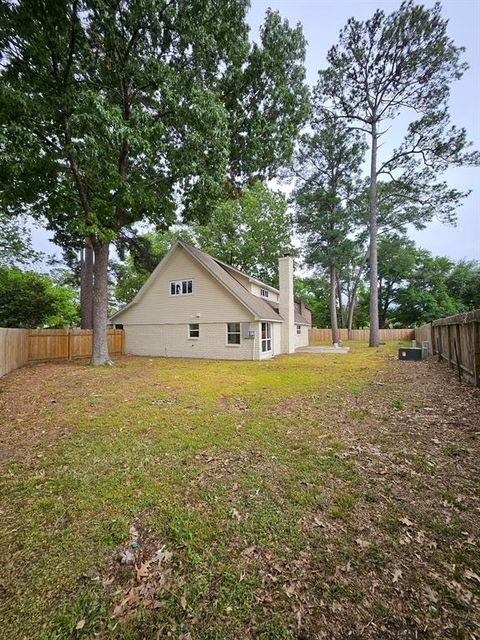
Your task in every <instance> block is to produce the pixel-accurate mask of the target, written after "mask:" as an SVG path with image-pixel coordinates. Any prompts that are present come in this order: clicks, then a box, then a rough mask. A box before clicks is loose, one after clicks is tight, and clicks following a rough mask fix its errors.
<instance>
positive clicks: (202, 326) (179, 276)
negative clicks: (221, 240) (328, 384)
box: [110, 240, 311, 360]
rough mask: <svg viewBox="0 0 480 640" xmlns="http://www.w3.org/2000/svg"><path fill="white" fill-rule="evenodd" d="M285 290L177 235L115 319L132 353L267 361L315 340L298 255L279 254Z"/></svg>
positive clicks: (112, 320)
mask: <svg viewBox="0 0 480 640" xmlns="http://www.w3.org/2000/svg"><path fill="white" fill-rule="evenodd" d="M279 281H280V289H275V287H271V286H270V285H268V284H265V283H263V282H260V281H259V280H257V279H256V278H252V277H250V276H248V275H247V274H246V273H243V272H242V271H240V270H238V269H235V268H234V267H231V266H230V265H228V264H225V263H224V262H222V261H221V260H217V259H216V258H213V257H212V256H210V255H208V254H207V253H204V252H203V251H200V250H199V249H197V248H195V247H192V246H191V245H189V244H187V243H185V242H182V241H180V240H179V241H178V242H176V243H175V244H174V245H173V247H172V248H171V249H170V251H169V252H168V253H167V255H166V256H165V257H164V258H163V260H162V261H161V262H160V264H159V265H158V266H157V267H156V269H155V270H154V271H153V273H152V274H151V276H150V277H149V278H148V280H147V281H146V283H145V284H144V285H143V287H142V288H141V289H140V291H139V292H138V293H137V295H136V296H135V298H134V299H133V300H132V302H130V303H129V304H127V305H126V306H125V307H124V308H123V309H121V310H120V311H118V312H117V313H116V314H115V315H113V316H112V317H111V318H110V322H111V323H112V324H115V325H116V326H118V325H121V326H122V327H123V329H124V330H125V353H129V354H134V355H149V356H172V357H182V358H218V359H225V360H262V359H264V358H271V357H272V356H274V355H278V354H280V353H293V352H294V351H295V349H296V348H297V347H301V346H305V345H307V344H308V329H309V327H310V325H311V312H310V310H309V309H308V308H307V307H305V305H304V304H303V302H302V301H295V300H294V297H293V259H292V257H291V256H289V255H285V256H283V257H281V258H279Z"/></svg>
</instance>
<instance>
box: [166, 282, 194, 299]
mask: <svg viewBox="0 0 480 640" xmlns="http://www.w3.org/2000/svg"><path fill="white" fill-rule="evenodd" d="M192 293H193V280H172V281H171V282H170V295H171V296H189V295H191V294H192Z"/></svg>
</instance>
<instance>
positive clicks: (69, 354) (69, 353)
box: [67, 329, 72, 360]
mask: <svg viewBox="0 0 480 640" xmlns="http://www.w3.org/2000/svg"><path fill="white" fill-rule="evenodd" d="M70 334H71V330H70V329H67V359H68V360H71V359H72V341H71V339H70Z"/></svg>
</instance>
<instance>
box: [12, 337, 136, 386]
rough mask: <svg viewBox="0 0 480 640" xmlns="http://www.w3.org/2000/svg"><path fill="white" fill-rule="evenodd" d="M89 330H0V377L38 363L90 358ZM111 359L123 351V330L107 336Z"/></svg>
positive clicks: (90, 341) (90, 342)
mask: <svg viewBox="0 0 480 640" xmlns="http://www.w3.org/2000/svg"><path fill="white" fill-rule="evenodd" d="M92 333H93V332H92V331H90V330H89V329H33V330H30V329H2V328H0V376H3V375H4V374H6V373H8V372H9V371H13V370H14V369H18V368H19V367H22V366H23V365H24V364H27V362H35V361H36V362H38V361H40V360H74V359H76V358H89V357H90V356H91V355H92V343H93V339H92ZM107 338H108V351H109V353H110V355H113V356H114V355H121V354H122V353H123V350H124V344H125V341H124V332H123V330H122V329H110V330H109V331H108V332H107Z"/></svg>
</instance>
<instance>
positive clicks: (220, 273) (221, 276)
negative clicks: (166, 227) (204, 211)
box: [178, 240, 283, 322]
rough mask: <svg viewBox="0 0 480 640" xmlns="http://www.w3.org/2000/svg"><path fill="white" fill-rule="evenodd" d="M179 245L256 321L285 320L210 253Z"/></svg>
mask: <svg viewBox="0 0 480 640" xmlns="http://www.w3.org/2000/svg"><path fill="white" fill-rule="evenodd" d="M178 244H179V245H180V246H181V247H182V248H183V249H185V251H187V252H188V253H189V254H190V255H191V256H193V257H194V258H196V260H198V261H199V262H200V263H201V264H202V265H203V266H204V267H205V268H206V269H207V271H209V272H210V273H211V274H212V275H213V276H214V278H216V279H217V280H218V281H219V282H220V283H221V284H222V285H223V286H224V287H225V288H226V289H228V290H229V291H230V293H231V294H232V295H233V296H234V297H235V298H237V300H239V302H241V303H242V304H243V305H245V306H246V307H247V309H249V310H250V311H251V312H252V313H253V315H254V316H255V319H256V320H269V321H271V322H283V318H282V317H281V316H280V315H279V314H278V313H277V312H276V311H275V310H274V309H272V307H271V305H270V304H268V302H267V301H266V300H264V299H263V298H259V297H258V296H255V295H254V294H253V293H252V292H251V291H248V289H245V287H244V286H243V285H242V284H240V282H238V280H236V279H235V278H234V277H233V276H231V275H230V274H229V273H228V271H227V270H226V269H224V268H223V267H222V266H221V264H220V263H218V262H217V261H216V260H215V259H214V258H212V256H210V255H208V253H205V252H204V251H200V249H197V248H196V247H192V246H191V245H189V244H187V243H186V242H183V241H182V240H178Z"/></svg>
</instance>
